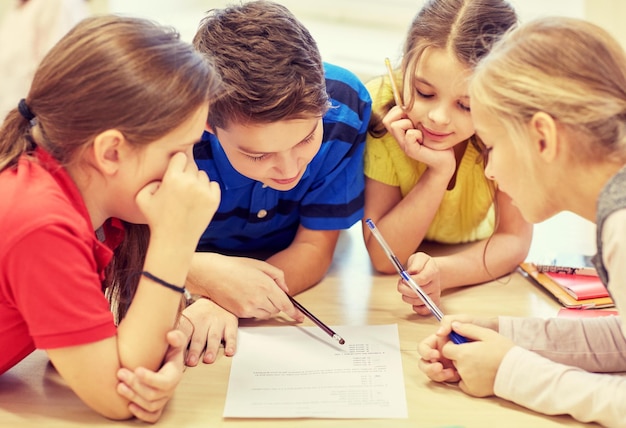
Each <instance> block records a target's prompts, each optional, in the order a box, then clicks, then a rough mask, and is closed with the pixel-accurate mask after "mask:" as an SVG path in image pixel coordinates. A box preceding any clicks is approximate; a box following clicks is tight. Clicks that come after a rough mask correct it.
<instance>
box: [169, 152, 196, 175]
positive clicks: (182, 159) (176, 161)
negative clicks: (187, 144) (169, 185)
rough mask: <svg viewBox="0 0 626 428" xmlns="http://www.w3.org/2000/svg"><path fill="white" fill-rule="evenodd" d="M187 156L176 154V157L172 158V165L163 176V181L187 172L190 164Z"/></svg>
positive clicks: (170, 164)
mask: <svg viewBox="0 0 626 428" xmlns="http://www.w3.org/2000/svg"><path fill="white" fill-rule="evenodd" d="M187 159H188V158H187V155H186V154H185V153H183V152H178V153H175V154H174V156H172V157H171V158H170V163H169V165H168V166H167V169H166V170H165V174H164V175H163V180H167V179H168V178H169V177H170V176H171V175H173V174H178V173H180V172H183V171H185V169H186V168H187V166H188V164H189V163H190V162H188V160H187Z"/></svg>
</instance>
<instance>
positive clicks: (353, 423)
mask: <svg viewBox="0 0 626 428" xmlns="http://www.w3.org/2000/svg"><path fill="white" fill-rule="evenodd" d="M396 282H397V279H396V276H394V275H391V276H385V275H376V274H374V273H373V272H372V270H371V265H370V262H369V259H368V257H367V253H366V251H365V249H364V245H363V240H362V238H361V232H360V228H359V227H354V228H352V229H350V230H349V231H348V232H344V233H342V235H341V238H340V241H339V244H338V247H337V252H336V255H335V259H334V262H333V265H332V266H331V269H330V271H329V273H328V275H327V277H326V278H325V279H324V280H323V281H322V282H321V283H320V284H318V285H317V286H315V287H313V288H312V289H310V290H308V291H306V292H304V293H302V294H300V295H299V297H298V301H299V302H300V303H302V304H303V305H304V306H305V307H306V308H308V309H309V310H311V311H312V312H313V313H314V314H315V315H316V316H317V317H319V318H320V319H321V320H323V321H324V322H325V323H327V324H329V325H334V326H339V325H364V324H396V323H397V324H398V330H399V335H400V348H401V354H402V364H403V371H404V378H405V387H406V397H407V403H408V408H409V411H408V413H409V417H408V419H384V420H382V419H378V420H360V419H348V420H344V419H339V420H338V419H297V420H294V419H224V418H223V417H222V411H223V409H224V403H225V398H226V389H227V385H228V376H229V371H230V363H231V360H230V358H227V357H224V355H223V354H220V355H219V356H218V359H217V361H216V362H215V363H214V364H211V365H200V366H198V367H194V368H189V369H187V371H186V373H185V375H184V378H183V380H182V382H181V384H180V386H179V388H178V390H177V391H176V395H175V397H174V398H173V399H172V400H171V402H170V403H169V405H168V407H167V409H166V411H165V413H164V415H163V417H162V418H161V420H160V422H159V423H158V425H157V426H160V427H177V428H178V427H221V426H226V427H270V426H271V427H293V426H294V425H295V424H296V423H297V426H298V427H299V428H307V427H316V428H317V427H340V428H341V427H355V428H356V427H358V428H368V427H382V426H385V425H392V426H393V427H394V428H396V427H398V428H401V427H412V428H414V427H432V428H436V427H438V428H443V427H467V428H473V427H476V428H486V427H505V426H506V427H533V428H534V427H563V426H597V425H589V424H581V423H579V422H577V421H575V420H574V419H572V418H570V417H568V416H558V417H548V416H544V415H540V414H537V413H534V412H532V411H529V410H526V409H524V408H522V407H519V406H517V405H515V404H513V403H510V402H507V401H505V400H501V399H499V398H486V399H485V398H483V399H480V398H473V397H470V396H467V395H465V394H464V393H462V392H461V391H460V390H459V389H458V388H457V387H456V386H450V385H442V384H437V383H434V382H430V381H429V380H428V378H426V377H425V376H424V375H423V374H422V373H421V372H420V371H419V369H418V368H417V359H418V357H417V350H416V348H417V342H418V341H419V340H421V339H422V338H423V337H425V336H426V335H428V334H430V333H432V332H433V331H434V330H435V329H436V321H435V319H434V318H432V317H429V318H423V317H420V316H418V315H416V314H414V313H413V312H412V311H411V309H410V307H409V306H408V305H407V304H405V303H403V302H402V301H401V300H400V297H399V294H398V293H397V291H396V289H395V287H396ZM559 308H560V306H559V305H558V304H557V303H556V302H555V301H553V300H552V299H551V298H550V297H549V296H547V295H546V294H545V293H544V292H542V291H541V290H539V289H538V288H537V287H536V286H534V285H533V284H531V283H529V282H528V281H527V280H526V279H524V278H523V277H522V276H521V275H520V274H518V273H514V274H512V275H510V276H508V277H506V278H503V279H500V280H498V281H493V282H489V283H486V284H483V285H480V286H475V287H466V288H462V289H457V290H455V291H453V292H450V293H447V294H445V295H444V298H443V302H442V305H441V309H442V311H443V312H444V313H477V314H482V315H487V316H496V315H516V316H539V317H549V316H554V315H555V314H556V313H557V311H558V309H559ZM286 322H289V321H288V320H287V319H286V318H278V319H275V320H271V321H265V322H260V321H257V322H255V321H252V320H244V321H242V323H241V325H246V326H249V325H255V324H259V325H284V324H285V323H286ZM304 325H312V323H311V322H310V321H309V320H306V321H305V323H304ZM338 332H339V330H338ZM0 352H1V351H0ZM529 375H531V374H529ZM138 425H143V423H141V422H139V421H136V420H131V421H126V422H113V421H109V420H107V419H104V418H102V417H101V416H99V415H97V414H96V413H94V412H93V411H91V410H90V409H89V408H88V407H87V406H85V405H84V404H83V403H82V402H81V401H80V400H79V399H78V398H77V397H76V396H75V395H74V393H73V392H72V391H71V390H69V389H68V388H67V387H66V386H65V385H64V384H63V381H62V380H61V379H60V378H59V376H58V375H57V374H56V372H55V371H54V369H52V368H51V367H50V365H49V364H48V360H47V357H46V354H45V353H44V352H41V351H37V352H35V353H34V354H32V355H31V356H29V357H28V358H27V359H25V360H24V361H22V362H21V363H20V364H19V365H18V366H16V367H14V368H13V369H12V370H10V371H9V372H7V373H5V374H4V375H2V376H0V427H37V428H40V427H46V428H48V427H64V428H65V427H84V426H90V427H103V426H118V427H136V426H138Z"/></svg>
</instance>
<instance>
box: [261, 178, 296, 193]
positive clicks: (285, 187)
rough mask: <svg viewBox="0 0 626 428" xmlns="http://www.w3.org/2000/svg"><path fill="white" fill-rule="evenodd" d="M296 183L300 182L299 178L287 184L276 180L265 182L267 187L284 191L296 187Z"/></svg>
mask: <svg viewBox="0 0 626 428" xmlns="http://www.w3.org/2000/svg"><path fill="white" fill-rule="evenodd" d="M298 183H300V180H296V181H294V182H293V183H289V184H278V183H276V182H271V183H265V184H267V187H269V188H272V189H274V190H278V191H279V192H286V191H288V190H291V189H293V188H294V187H296V186H297V185H298Z"/></svg>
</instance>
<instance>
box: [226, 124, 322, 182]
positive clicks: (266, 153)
mask: <svg viewBox="0 0 626 428" xmlns="http://www.w3.org/2000/svg"><path fill="white" fill-rule="evenodd" d="M323 133H324V130H323V125H322V119H321V118H320V117H311V118H305V119H289V120H281V121H278V122H273V123H262V124H246V125H242V124H237V123H233V124H230V125H229V126H228V128H227V129H222V128H218V129H217V133H216V135H217V137H218V139H219V141H220V144H221V145H222V148H223V149H224V152H225V153H226V156H227V157H228V160H229V161H230V163H231V164H232V166H233V168H235V169H236V170H237V171H238V172H239V173H240V174H242V175H245V176H246V177H248V178H250V179H252V180H256V181H259V182H261V183H263V184H265V185H267V186H268V187H271V188H272V189H275V190H281V191H285V190H290V189H293V188H294V187H296V185H297V184H298V183H299V182H300V179H301V178H302V175H303V174H304V171H305V170H306V167H307V165H308V164H309V163H310V162H311V160H312V159H313V157H315V155H316V154H317V152H318V151H319V149H320V147H321V145H322V136H323Z"/></svg>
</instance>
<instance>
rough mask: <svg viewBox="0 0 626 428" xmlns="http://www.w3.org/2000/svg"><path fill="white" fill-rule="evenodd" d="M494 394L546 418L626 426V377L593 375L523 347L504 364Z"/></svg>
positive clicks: (517, 348) (514, 350) (506, 358)
mask: <svg viewBox="0 0 626 428" xmlns="http://www.w3.org/2000/svg"><path fill="white" fill-rule="evenodd" d="M494 393H495V394H496V395H497V396H498V397H501V398H504V399H506V400H509V401H512V402H514V403H517V404H519V405H521V406H524V407H527V408H529V409H531V410H534V411H537V412H540V413H543V414H547V415H559V414H569V415H571V416H572V417H574V418H575V419H577V420H579V421H582V422H598V423H600V424H602V425H605V426H611V427H618V426H619V427H623V426H626V405H625V404H626V377H624V376H622V375H607V374H597V373H589V372H586V371H584V370H581V369H579V368H576V367H571V366H566V365H564V364H559V363H555V362H554V361H550V360H549V359H547V358H544V357H542V356H540V355H538V354H536V353H534V352H531V351H528V350H526V349H523V348H521V347H519V346H516V347H514V348H512V349H511V350H510V351H509V352H508V353H507V354H506V355H505V357H504V359H503V360H502V363H501V364H500V367H499V369H498V373H497V374H496V380H495V383H494Z"/></svg>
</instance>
